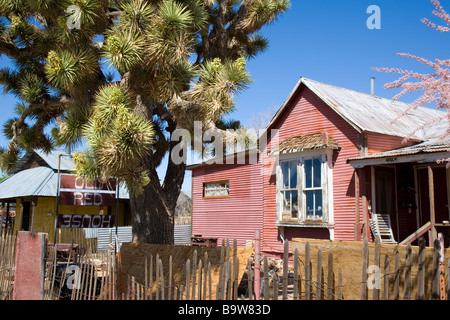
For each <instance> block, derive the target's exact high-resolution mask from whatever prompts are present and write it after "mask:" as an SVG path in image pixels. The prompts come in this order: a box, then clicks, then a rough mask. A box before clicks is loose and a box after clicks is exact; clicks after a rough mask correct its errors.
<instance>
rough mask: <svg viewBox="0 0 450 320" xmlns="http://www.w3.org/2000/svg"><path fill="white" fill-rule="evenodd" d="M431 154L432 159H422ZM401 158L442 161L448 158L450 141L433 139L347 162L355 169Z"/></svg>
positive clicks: (396, 160)
mask: <svg viewBox="0 0 450 320" xmlns="http://www.w3.org/2000/svg"><path fill="white" fill-rule="evenodd" d="M431 154H433V158H430V156H427V157H422V155H431ZM408 156H409V157H408ZM401 157H405V158H406V157H408V160H407V162H416V161H422V158H423V160H425V159H426V160H427V161H429V162H433V161H437V160H444V159H446V158H449V157H450V141H449V140H448V139H447V140H441V139H438V138H435V139H431V140H428V141H424V142H421V143H417V144H413V145H410V146H407V147H403V148H398V149H394V150H389V151H385V152H379V153H375V154H372V155H368V156H362V157H356V158H349V159H347V162H348V163H350V164H352V166H354V167H355V168H356V167H363V166H366V165H372V164H378V163H379V160H380V159H387V160H386V162H403V161H401V160H400V159H399V158H401Z"/></svg>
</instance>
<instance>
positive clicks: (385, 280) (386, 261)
mask: <svg viewBox="0 0 450 320" xmlns="http://www.w3.org/2000/svg"><path fill="white" fill-rule="evenodd" d="M383 299H384V300H389V256H388V255H386V256H385V257H384V275H383Z"/></svg>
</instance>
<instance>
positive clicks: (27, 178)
mask: <svg viewBox="0 0 450 320" xmlns="http://www.w3.org/2000/svg"><path fill="white" fill-rule="evenodd" d="M33 153H36V154H37V155H38V156H39V157H41V158H42V160H44V161H45V163H47V165H48V166H40V167H35V168H30V169H25V170H21V169H20V170H19V169H17V170H16V171H15V172H14V173H13V174H12V175H11V176H10V177H8V178H7V179H5V180H3V181H2V182H1V183H0V199H12V198H17V197H28V196H38V197H56V191H57V181H58V160H59V155H60V154H65V153H64V152H62V151H52V152H50V153H46V152H44V151H42V150H33V151H28V152H27V153H26V154H25V155H24V156H23V157H22V158H21V160H20V164H19V166H18V168H23V167H24V166H25V164H26V163H27V161H28V160H29V159H30V157H31V156H32V155H33ZM74 168H75V164H74V163H73V161H72V158H71V157H70V156H65V157H61V166H60V170H61V171H69V170H72V169H74ZM119 198H120V199H129V193H128V189H127V187H126V186H125V185H124V184H122V185H121V186H120V189H119Z"/></svg>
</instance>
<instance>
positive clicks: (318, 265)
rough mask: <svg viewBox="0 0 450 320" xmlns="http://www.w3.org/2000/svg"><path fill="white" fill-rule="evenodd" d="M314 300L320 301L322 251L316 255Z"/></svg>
mask: <svg viewBox="0 0 450 320" xmlns="http://www.w3.org/2000/svg"><path fill="white" fill-rule="evenodd" d="M316 277H317V280H316V300H322V250H319V252H318V253H317V275H316Z"/></svg>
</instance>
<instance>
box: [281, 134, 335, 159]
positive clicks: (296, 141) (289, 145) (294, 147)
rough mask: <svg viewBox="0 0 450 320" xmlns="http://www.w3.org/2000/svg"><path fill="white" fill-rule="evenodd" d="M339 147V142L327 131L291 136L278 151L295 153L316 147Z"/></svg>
mask: <svg viewBox="0 0 450 320" xmlns="http://www.w3.org/2000/svg"><path fill="white" fill-rule="evenodd" d="M325 148H330V149H339V144H338V143H337V142H336V141H334V139H333V138H332V137H331V136H330V135H329V134H327V133H325V132H319V133H313V134H307V135H301V136H295V137H290V138H287V139H286V140H284V141H283V142H282V143H280V144H279V146H278V153H280V154H283V153H294V152H301V151H306V150H316V149H325Z"/></svg>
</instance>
